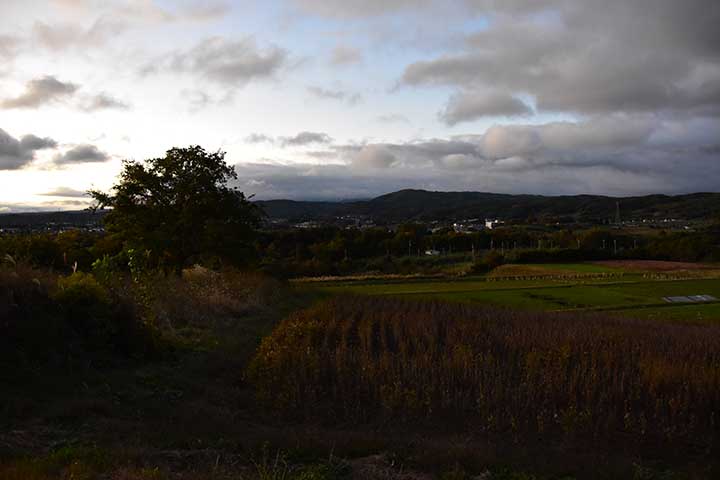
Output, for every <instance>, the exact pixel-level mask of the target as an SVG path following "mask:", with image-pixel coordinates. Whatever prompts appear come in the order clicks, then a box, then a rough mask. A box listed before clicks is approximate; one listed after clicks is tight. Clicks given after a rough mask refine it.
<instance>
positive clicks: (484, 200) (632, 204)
mask: <svg viewBox="0 0 720 480" xmlns="http://www.w3.org/2000/svg"><path fill="white" fill-rule="evenodd" d="M617 202H619V203H620V216H621V218H622V219H625V220H629V219H641V218H648V219H649V218H655V219H663V218H678V219H686V220H698V219H704V218H711V217H716V218H717V217H720V193H692V194H688V195H647V196H643V197H624V198H618V197H606V196H600V195H570V196H557V197H552V196H543V195H509V194H501V193H483V192H430V191H426V190H400V191H398V192H393V193H388V194H386V195H381V196H379V197H376V198H373V199H371V200H357V201H350V202H347V201H344V202H340V201H338V202H316V201H307V202H304V201H295V200H261V201H257V202H255V203H256V204H257V205H259V206H260V207H262V208H263V210H265V212H266V213H267V214H268V216H269V217H270V218H271V219H285V220H288V221H291V222H300V221H307V220H327V219H332V218H336V217H339V216H343V215H352V216H365V217H368V218H372V219H374V220H375V221H378V222H402V221H432V220H459V219H468V218H480V219H483V218H499V219H503V220H524V219H529V218H535V219H564V220H569V221H587V222H602V221H607V220H608V219H613V218H615V210H616V204H617ZM104 214H105V212H103V211H98V212H96V213H93V212H90V211H87V210H81V211H65V212H33V213H9V214H0V228H3V227H5V228H6V227H20V228H23V227H32V226H37V225H47V224H56V225H91V224H95V223H99V222H100V221H101V219H102V216H103V215H104Z"/></svg>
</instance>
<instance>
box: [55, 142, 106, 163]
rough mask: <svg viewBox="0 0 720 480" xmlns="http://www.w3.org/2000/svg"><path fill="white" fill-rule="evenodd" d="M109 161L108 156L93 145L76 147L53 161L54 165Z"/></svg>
mask: <svg viewBox="0 0 720 480" xmlns="http://www.w3.org/2000/svg"><path fill="white" fill-rule="evenodd" d="M108 160H110V155H108V154H107V153H105V152H103V151H101V150H99V149H98V148H97V147H96V146H95V145H88V144H83V145H77V146H75V147H73V148H71V149H70V150H68V151H66V152H65V153H59V154H57V155H56V156H55V158H54V159H53V162H54V163H55V164H56V165H73V164H78V163H99V162H107V161H108Z"/></svg>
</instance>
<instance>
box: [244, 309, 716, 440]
mask: <svg viewBox="0 0 720 480" xmlns="http://www.w3.org/2000/svg"><path fill="white" fill-rule="evenodd" d="M248 376H249V378H250V380H251V381H252V382H253V383H254V385H255V386H256V389H257V393H258V396H259V399H260V401H261V402H262V403H263V404H264V405H266V406H267V407H269V408H272V409H274V410H276V411H280V412H283V413H284V414H286V415H288V416H291V417H296V418H306V419H323V420H324V421H331V422H348V421H349V422H354V423H364V422H371V423H376V422H380V423H383V422H392V423H397V422H404V423H407V424H415V425H417V424H422V423H426V424H427V425H434V426H438V425H444V426H446V427H447V428H451V429H457V428H461V429H463V430H469V431H472V432H475V433H482V434H500V435H505V436H510V437H512V438H516V439H520V438H523V437H524V436H528V435H531V436H535V437H537V436H539V437H540V438H584V439H589V440H599V439H605V440H612V439H619V438H625V439H631V441H634V442H654V443H659V444H662V445H666V446H667V445H669V444H670V442H680V443H678V445H680V444H686V445H688V444H694V445H703V446H705V447H708V448H709V447H711V446H713V445H715V446H716V445H717V441H718V439H719V438H720V425H719V423H718V422H719V419H718V415H719V414H720V328H718V327H711V326H707V327H700V326H684V325H668V324H659V323H651V322H646V321H637V320H629V319H615V318H601V317H598V316H594V317H587V316H577V315H576V316H567V315H565V316H560V315H552V314H546V313H516V312H510V311H503V310H490V309H480V308H475V307H472V306H467V305H451V304H443V303H437V302H409V301H402V300H395V299H387V298H355V297H346V298H341V299H336V300H333V301H329V302H326V303H323V304H319V305H317V306H315V307H314V308H311V309H309V310H306V311H304V312H301V313H298V314H295V315H292V316H291V317H290V318H288V319H287V320H285V321H284V322H283V323H282V324H281V325H280V326H278V328H277V329H276V330H275V332H274V333H273V334H272V335H271V336H270V337H268V338H266V339H265V340H264V341H263V344H262V346H261V347H260V349H259V351H258V354H257V356H256V357H255V359H254V361H253V362H252V364H251V366H250V368H249V373H248Z"/></svg>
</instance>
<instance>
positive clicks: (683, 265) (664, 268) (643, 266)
mask: <svg viewBox="0 0 720 480" xmlns="http://www.w3.org/2000/svg"><path fill="white" fill-rule="evenodd" d="M593 264H595V265H601V266H604V267H610V268H620V269H623V270H628V271H638V272H671V271H676V270H711V269H714V268H718V266H717V265H709V264H706V263H690V262H666V261H662V260H601V261H597V262H593Z"/></svg>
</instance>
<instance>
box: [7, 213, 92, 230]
mask: <svg viewBox="0 0 720 480" xmlns="http://www.w3.org/2000/svg"><path fill="white" fill-rule="evenodd" d="M105 213H106V212H105V211H102V210H98V211H97V212H91V211H89V210H72V211H61V212H23V213H3V214H0V228H8V227H14V228H29V227H36V226H38V225H50V224H54V225H96V224H97V225H99V224H100V223H101V221H102V217H103V216H105Z"/></svg>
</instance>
